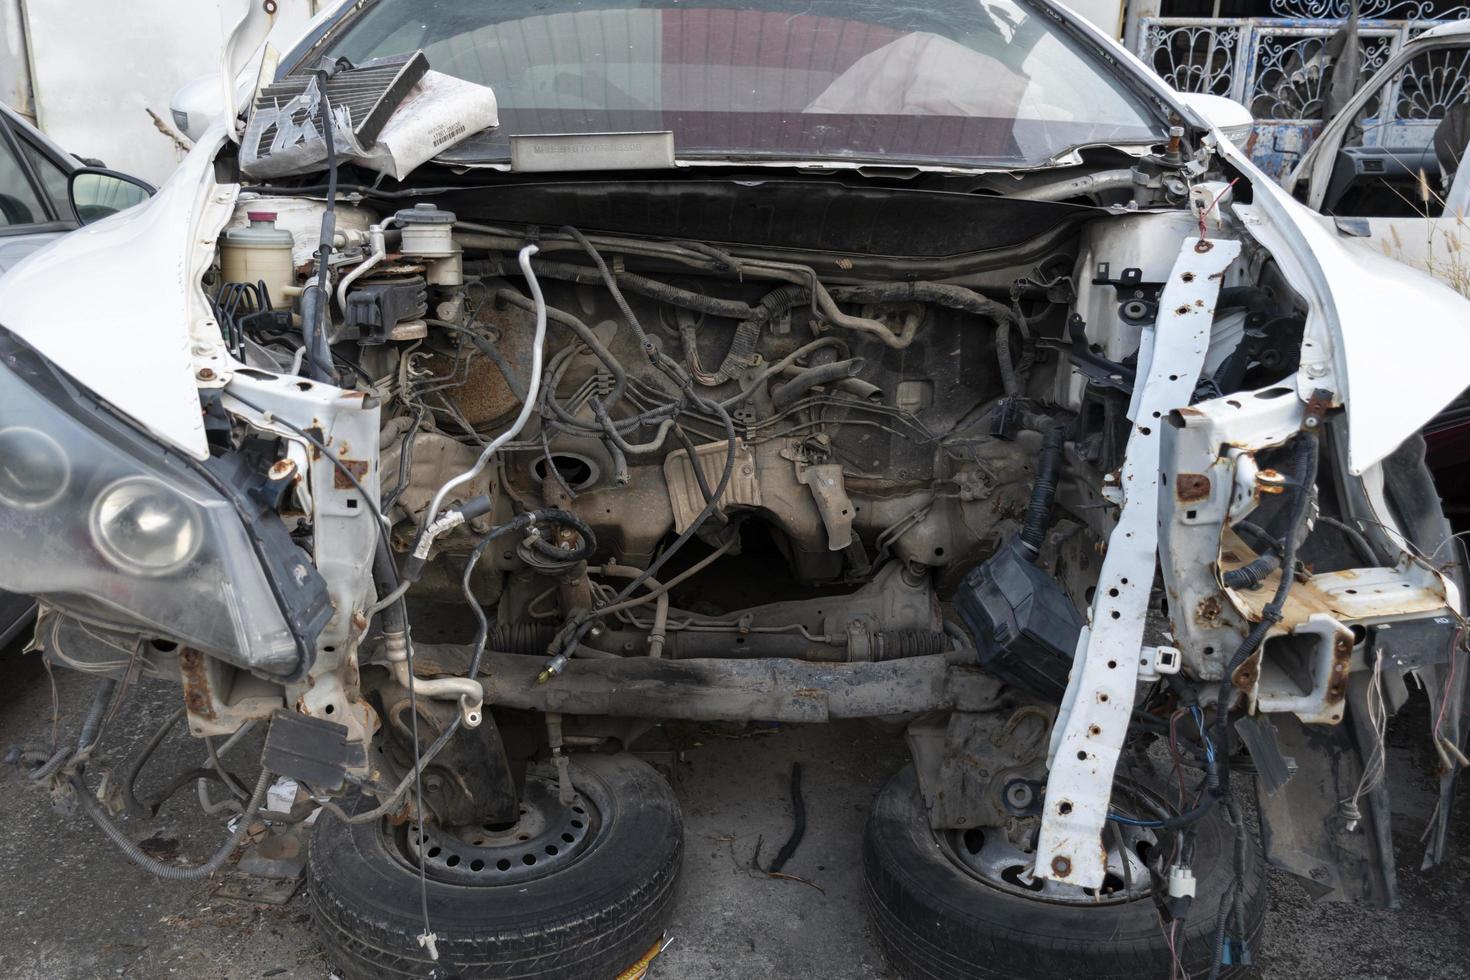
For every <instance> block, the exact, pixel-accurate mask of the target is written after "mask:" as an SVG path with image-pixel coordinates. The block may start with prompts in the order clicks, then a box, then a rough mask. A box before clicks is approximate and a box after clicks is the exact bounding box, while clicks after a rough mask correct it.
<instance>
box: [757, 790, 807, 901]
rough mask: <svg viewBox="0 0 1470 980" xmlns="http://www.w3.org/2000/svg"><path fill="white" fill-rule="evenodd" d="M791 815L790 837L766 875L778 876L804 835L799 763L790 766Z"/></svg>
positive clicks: (804, 816)
mask: <svg viewBox="0 0 1470 980" xmlns="http://www.w3.org/2000/svg"><path fill="white" fill-rule="evenodd" d="M791 815H792V819H793V826H792V828H791V836H790V837H788V838H786V843H784V844H782V845H781V850H779V851H777V852H776V857H775V858H774V859H773V860H772V861H771V866H770V867H768V868H766V874H779V873H780V871H781V869H782V868H784V867H786V862H787V861H790V860H791V856H792V855H793V854H795V853H796V849H797V847H798V846H800V845H801V839H802V837H804V836H805V835H806V801H805V800H804V799H803V798H802V795H801V763H800V762H793V763H792V764H791Z"/></svg>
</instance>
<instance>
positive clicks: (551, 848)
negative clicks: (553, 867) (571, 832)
mask: <svg viewBox="0 0 1470 980" xmlns="http://www.w3.org/2000/svg"><path fill="white" fill-rule="evenodd" d="M546 853H547V854H550V855H551V856H552V857H555V856H556V854H557V850H556V845H555V844H547V845H546Z"/></svg>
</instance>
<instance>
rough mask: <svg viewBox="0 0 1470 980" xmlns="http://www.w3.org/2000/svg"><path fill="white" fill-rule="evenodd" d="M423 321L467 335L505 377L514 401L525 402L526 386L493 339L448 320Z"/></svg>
mask: <svg viewBox="0 0 1470 980" xmlns="http://www.w3.org/2000/svg"><path fill="white" fill-rule="evenodd" d="M550 312H551V311H550V310H548V311H547V318H548V319H550ZM424 322H425V323H427V324H428V325H429V326H431V327H438V328H439V329H441V330H452V331H454V332H455V333H460V334H464V335H465V336H466V337H468V338H469V339H470V343H472V344H474V345H475V346H476V347H478V348H479V349H480V353H482V354H484V355H485V356H486V357H488V358H489V359H490V360H491V362H492V363H494V365H495V367H496V369H497V370H498V371H499V372H500V376H501V377H502V378H504V379H505V386H506V387H507V388H509V389H510V393H511V394H512V395H515V397H516V401H518V402H520V403H522V404H525V401H526V388H525V386H524V385H522V384H521V383H520V382H519V381H517V380H516V376H515V369H514V368H512V367H511V366H510V362H509V361H507V360H506V359H505V355H504V354H502V353H501V352H500V347H499V346H498V345H496V343H495V342H494V341H493V340H491V339H490V338H489V337H486V336H484V335H483V334H480V333H479V332H477V331H475V330H471V329H470V328H469V327H461V326H460V325H459V324H457V323H450V322H449V321H448V320H433V319H427V318H426V319H425V320H424Z"/></svg>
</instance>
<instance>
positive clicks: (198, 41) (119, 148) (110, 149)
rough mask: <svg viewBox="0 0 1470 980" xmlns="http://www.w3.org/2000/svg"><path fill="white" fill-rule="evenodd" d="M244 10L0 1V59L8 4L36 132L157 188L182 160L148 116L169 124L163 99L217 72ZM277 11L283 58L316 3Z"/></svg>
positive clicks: (214, 0)
mask: <svg viewBox="0 0 1470 980" xmlns="http://www.w3.org/2000/svg"><path fill="white" fill-rule="evenodd" d="M245 2H246V0H0V32H4V35H5V37H4V43H3V44H0V57H5V56H6V55H8V53H9V52H10V51H11V50H12V45H13V44H14V43H15V42H14V41H13V40H12V38H13V35H14V31H15V27H13V26H12V24H11V22H10V19H9V18H7V16H6V14H5V11H6V9H7V5H13V6H16V7H18V9H19V11H20V13H21V15H22V17H23V18H24V25H25V27H26V28H27V30H26V37H28V39H29V43H30V64H31V66H32V71H33V75H32V78H31V92H32V95H33V98H34V102H35V115H36V118H37V122H38V123H39V125H40V128H41V129H42V131H44V132H45V133H46V134H47V135H48V136H50V137H51V138H52V139H53V140H55V141H56V142H57V143H59V144H61V146H63V147H65V148H66V149H67V150H69V151H71V152H72V153H75V154H77V155H79V156H85V157H97V158H99V159H101V160H103V161H104V162H105V163H106V164H107V165H108V166H109V167H114V168H116V169H118V170H122V171H126V172H127V173H131V174H136V175H137V176H139V177H142V178H144V179H146V180H151V181H153V182H155V183H158V182H161V181H163V180H164V178H166V177H167V176H168V175H169V174H170V173H171V172H172V171H173V169H174V167H175V165H176V164H177V163H178V161H179V160H180V159H182V157H183V154H182V151H181V150H179V149H178V148H177V147H176V146H175V145H174V143H173V141H171V140H170V139H169V138H168V137H167V136H165V135H163V134H162V133H160V132H159V131H158V130H157V129H156V128H155V127H154V124H153V120H152V119H150V118H149V116H148V113H147V110H148V109H152V110H153V111H154V112H155V113H157V114H158V116H159V117H160V118H162V119H164V120H165V121H168V120H169V118H170V117H169V109H168V104H169V99H170V98H172V96H173V94H174V92H176V91H177V90H178V89H179V87H180V86H182V85H183V84H184V83H185V82H190V81H193V80H194V79H196V78H199V77H200V76H202V75H208V74H211V73H212V74H214V75H216V76H217V75H218V74H219V70H220V69H219V64H220V53H221V51H222V50H223V46H224V39H225V37H226V35H227V33H228V30H229V28H230V27H232V26H233V24H234V23H235V21H237V20H238V19H239V17H240V16H241V14H242V13H243V11H244V9H245V7H244V3H245ZM249 2H259V0H249ZM279 4H280V9H279V13H277V15H276V27H275V30H274V31H273V32H272V34H271V41H272V43H274V44H275V45H276V47H277V48H280V49H282V50H283V51H284V50H285V49H287V48H289V47H290V45H291V43H292V42H293V41H294V40H295V39H296V37H297V36H299V35H300V34H301V33H302V32H303V30H304V28H305V26H306V23H307V21H308V20H309V19H310V17H311V13H312V11H313V10H314V9H315V7H316V6H317V2H316V0H279ZM16 26H19V25H16ZM6 60H7V61H9V60H11V59H9V58H8V57H7V59H6ZM0 85H7V87H6V88H0V98H6V97H7V95H8V92H9V88H8V83H7V81H6V75H5V74H4V73H0Z"/></svg>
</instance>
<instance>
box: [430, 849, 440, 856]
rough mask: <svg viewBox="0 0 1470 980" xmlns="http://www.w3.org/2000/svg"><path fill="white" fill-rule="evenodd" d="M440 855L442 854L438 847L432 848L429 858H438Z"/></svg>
mask: <svg viewBox="0 0 1470 980" xmlns="http://www.w3.org/2000/svg"><path fill="white" fill-rule="evenodd" d="M439 854H440V851H439V848H437V847H431V848H429V857H431V858H436V857H438V856H439Z"/></svg>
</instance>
